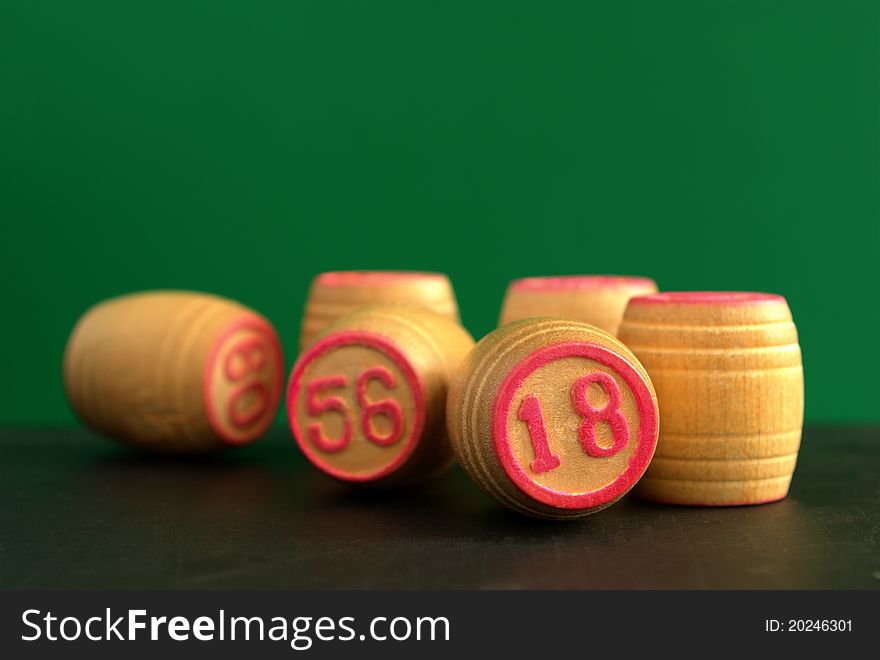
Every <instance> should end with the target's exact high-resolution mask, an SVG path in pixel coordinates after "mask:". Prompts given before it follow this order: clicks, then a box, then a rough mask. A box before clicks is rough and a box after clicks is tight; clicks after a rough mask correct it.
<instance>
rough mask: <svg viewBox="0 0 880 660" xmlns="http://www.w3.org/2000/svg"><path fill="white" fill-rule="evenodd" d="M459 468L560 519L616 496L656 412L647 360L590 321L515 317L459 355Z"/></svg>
mask: <svg viewBox="0 0 880 660" xmlns="http://www.w3.org/2000/svg"><path fill="white" fill-rule="evenodd" d="M447 425H448V427H449V437H450V439H451V440H452V446H453V448H454V449H455V453H456V455H457V457H458V460H459V462H460V463H461V465H462V467H463V468H464V469H465V471H466V472H467V473H468V474H469V475H470V476H471V477H472V478H473V479H474V481H476V483H477V484H478V485H479V486H480V487H481V488H482V489H483V490H484V491H485V492H486V493H488V494H489V495H491V496H492V497H494V498H495V499H497V500H498V501H499V502H501V503H502V504H504V505H506V506H509V507H510V508H512V509H514V510H515V511H518V512H520V513H525V514H527V515H531V516H535V517H541V518H553V519H567V518H576V517H580V516H584V515H587V514H589V513H593V512H595V511H598V510H600V509H603V508H605V507H606V506H608V505H610V504H612V503H614V502H616V501H617V500H618V499H619V498H621V497H622V496H623V495H624V494H625V493H626V492H627V491H628V490H629V489H630V488H632V486H633V484H635V483H636V481H638V479H639V478H640V477H641V476H642V474H643V473H644V471H645V469H646V468H647V467H648V463H649V462H650V460H651V457H652V455H653V454H654V447H655V445H656V442H657V430H658V410H657V400H656V397H655V394H654V388H653V386H652V385H651V379H650V378H649V377H648V374H647V372H646V371H645V369H644V367H642V365H641V364H639V361H638V360H637V359H636V357H635V356H634V355H633V354H632V353H631V352H630V350H629V349H628V348H627V347H626V346H624V345H623V344H622V343H621V342H619V341H618V340H616V339H615V338H614V337H613V336H611V335H610V334H609V333H607V332H604V331H603V330H600V329H599V328H596V327H594V326H592V325H589V324H587V323H580V322H578V321H570V320H564V319H554V318H532V319H524V320H521V321H515V322H513V323H509V324H507V325H504V326H502V327H501V328H498V329H497V330H495V331H494V332H492V333H490V334H489V335H487V336H486V337H484V338H483V339H482V340H481V341H480V342H479V343H478V344H477V345H476V347H475V348H474V350H473V351H471V353H470V354H469V355H468V357H467V358H466V359H465V362H464V364H463V365H462V367H461V369H460V371H459V375H458V376H457V377H456V379H455V381H454V382H453V385H452V389H451V390H450V394H449V405H448V407H447Z"/></svg>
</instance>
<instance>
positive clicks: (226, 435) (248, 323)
mask: <svg viewBox="0 0 880 660" xmlns="http://www.w3.org/2000/svg"><path fill="white" fill-rule="evenodd" d="M239 330H254V331H256V332H258V333H259V334H260V335H261V336H262V337H265V339H266V341H267V342H268V343H269V347H270V348H271V350H272V353H273V355H274V356H275V365H274V366H275V379H274V381H273V382H272V391H271V393H270V401H269V409H270V410H272V414H271V415H267V419H268V422H264V423H263V424H258V425H257V426H256V427H255V428H254V429H253V431H251V432H249V433H247V434H245V435H244V436H235V435H233V434H231V433H230V432H229V429H227V428H226V426H224V425H223V423H222V420H221V418H220V415H219V413H218V412H217V407H216V406H217V404H216V402H215V401H214V400H213V397H212V396H211V372H212V371H213V370H214V363H215V362H216V361H217V355H218V354H219V353H220V350H221V349H222V348H223V345H224V344H225V343H226V340H227V339H229V337H231V336H232V335H233V334H235V333H236V332H238V331H239ZM283 372H284V354H283V353H282V352H281V342H280V341H279V340H278V334H277V333H276V332H275V328H273V327H272V324H271V323H269V322H268V321H267V320H266V319H264V318H262V317H261V316H253V315H249V316H245V317H242V318H239V319H236V320H235V321H233V322H232V323H230V324H229V325H227V326H226V327H225V328H224V329H223V331H222V332H221V333H220V336H219V337H217V340H216V341H215V342H214V345H213V346H212V347H211V351H210V353H209V354H208V359H207V360H206V361H205V371H204V375H203V376H202V397H203V399H204V401H205V411H206V413H207V415H208V421H209V422H210V423H211V428H212V429H214V432H215V433H216V434H217V437H219V438H220V439H221V440H223V442H224V443H226V444H228V445H243V444H247V443H248V442H251V441H253V440H255V439H256V438H258V437H259V436H261V435H262V434H263V433H265V431H266V430H267V429H268V428H269V426H270V425H271V423H272V420H273V419H275V411H277V410H278V403H279V402H280V401H281V389H282V387H283V386H284V376H283Z"/></svg>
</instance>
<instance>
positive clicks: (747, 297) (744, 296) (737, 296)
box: [629, 291, 786, 306]
mask: <svg viewBox="0 0 880 660" xmlns="http://www.w3.org/2000/svg"><path fill="white" fill-rule="evenodd" d="M767 303H777V304H779V303H782V304H786V303H785V298H783V297H782V296H780V295H777V294H775V293H756V292H752V291H664V292H662V293H651V294H648V295H644V296H636V297H635V298H630V301H629V304H630V305H734V306H735V305H760V304H767Z"/></svg>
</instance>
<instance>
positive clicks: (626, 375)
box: [492, 342, 660, 510]
mask: <svg viewBox="0 0 880 660" xmlns="http://www.w3.org/2000/svg"><path fill="white" fill-rule="evenodd" d="M567 357H584V358H589V359H591V360H595V361H596V362H599V363H601V364H604V365H605V366H607V367H609V368H611V369H612V370H614V371H615V372H616V373H617V374H619V375H620V376H621V377H622V378H623V380H624V381H625V382H626V384H627V386H629V388H630V391H631V392H632V393H633V395H634V396H635V398H636V403H637V405H638V409H639V418H640V419H639V438H638V442H639V446H638V447H637V449H636V452H635V454H633V456H632V459H631V460H630V462H629V465H628V466H627V468H626V470H624V471H623V472H621V473H620V474H619V475H618V476H617V478H616V479H615V480H614V481H613V482H612V483H610V484H608V485H607V486H604V487H603V488H600V489H599V490H595V491H592V492H589V493H581V494H579V495H572V494H571V493H563V492H559V491H556V490H552V489H550V488H547V487H546V486H542V485H540V484H538V483H537V482H535V481H532V479H530V478H529V476H528V475H527V474H526V471H525V470H524V469H523V467H522V466H521V465H520V464H519V462H518V461H517V460H516V457H515V456H514V455H513V451H512V450H511V448H510V443H509V441H508V435H509V429H508V423H507V420H508V417H509V416H510V405H511V403H512V402H513V397H514V396H515V395H516V393H517V391H518V390H519V388H520V387H522V384H523V383H524V382H525V380H526V378H528V377H529V376H530V375H531V374H532V373H534V372H535V371H536V370H537V369H539V368H540V367H542V366H544V365H546V364H548V363H550V362H553V361H555V360H559V359H562V358H567ZM659 430H660V428H659V412H658V410H657V404H656V403H655V401H654V398H653V397H652V396H651V390H650V388H649V387H648V384H647V382H646V381H645V379H644V378H643V377H642V375H641V374H640V373H639V372H638V371H636V369H635V367H633V366H632V365H631V364H630V363H629V362H627V361H626V360H625V359H624V358H623V357H621V356H620V355H618V354H617V353H614V352H612V351H610V350H608V349H607V348H604V347H602V346H599V345H598V344H593V343H590V342H565V343H561V344H553V345H551V346H546V347H544V348H540V349H538V350H537V351H535V352H534V353H532V354H531V355H530V356H529V357H527V358H526V359H525V360H523V361H522V362H520V363H519V364H517V365H516V366H515V367H514V368H513V369H512V370H511V372H510V373H509V374H508V375H507V377H506V378H505V379H504V381H503V382H502V384H501V387H500V388H499V389H498V394H497V395H496V398H495V404H494V407H493V416H492V436H493V440H494V445H495V455H496V456H497V457H498V460H499V461H500V462H501V465H502V467H503V468H504V471H505V472H506V473H507V476H509V477H510V478H511V480H512V481H513V482H514V484H516V486H517V487H518V488H519V489H520V490H522V491H523V492H524V493H526V494H527V495H529V496H530V497H531V498H532V499H534V500H536V501H538V502H541V503H543V504H547V505H549V506H552V507H556V508H559V509H575V510H588V509H595V508H597V507H601V506H603V505H605V504H609V503H611V502H613V501H614V500H616V499H618V498H620V497H621V496H623V495H624V494H625V493H626V492H627V491H628V490H629V489H630V488H632V487H633V486H634V485H635V483H636V482H637V481H638V480H639V479H640V478H641V477H642V475H643V474H644V473H645V470H647V469H648V464H649V463H650V462H651V458H652V457H653V455H654V449H655V447H656V446H657V435H658V432H659Z"/></svg>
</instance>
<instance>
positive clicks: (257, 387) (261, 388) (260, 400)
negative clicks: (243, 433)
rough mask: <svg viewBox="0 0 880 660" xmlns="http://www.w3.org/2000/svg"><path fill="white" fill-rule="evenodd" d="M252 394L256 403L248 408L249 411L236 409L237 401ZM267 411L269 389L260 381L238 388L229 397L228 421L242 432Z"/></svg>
mask: <svg viewBox="0 0 880 660" xmlns="http://www.w3.org/2000/svg"><path fill="white" fill-rule="evenodd" d="M250 393H253V394H256V396H257V403H255V404H253V405H252V406H251V407H250V410H244V411H241V410H239V409H238V407H239V406H238V404H239V401H241V399H242V398H244V397H245V396H247V395H248V394H250ZM268 409H269V388H268V387H266V384H265V383H263V382H260V381H256V382H254V383H251V384H250V385H244V386H242V387H239V388H238V389H237V390H235V392H234V393H233V394H232V396H231V397H229V421H230V422H231V423H232V425H233V426H234V427H235V428H237V429H241V430H244V429H246V428H247V427H248V426H250V425H251V424H253V423H254V422H256V421H257V420H258V419H260V418H261V417H262V416H263V415H264V414H265V412H266V411H267V410H268Z"/></svg>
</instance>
